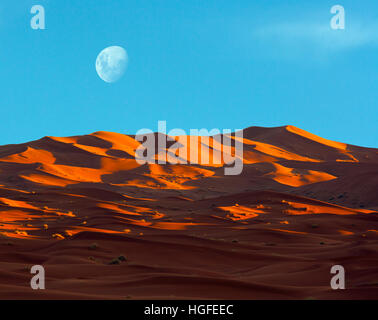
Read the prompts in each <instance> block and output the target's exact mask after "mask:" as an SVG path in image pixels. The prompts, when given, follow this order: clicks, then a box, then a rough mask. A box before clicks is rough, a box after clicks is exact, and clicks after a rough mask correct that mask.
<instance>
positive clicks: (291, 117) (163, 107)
mask: <svg viewBox="0 0 378 320" xmlns="http://www.w3.org/2000/svg"><path fill="white" fill-rule="evenodd" d="M310 3H311V4H310ZM36 4H40V5H43V6H44V8H45V10H46V12H45V14H46V30H33V29H32V28H31V27H30V20H31V18H32V16H33V15H32V14H31V13H30V9H31V7H32V6H33V5H36ZM335 4H341V5H343V6H344V8H345V19H346V21H345V30H332V29H331V27H330V20H331V18H332V14H331V13H330V9H331V7H332V6H333V5H335ZM0 43H1V48H0V88H1V89H0V90H1V91H0V94H1V95H0V107H1V119H2V122H1V127H0V133H1V134H0V144H11V143H21V142H26V141H30V140H34V139H38V138H41V137H43V136H46V135H49V136H69V135H79V134H87V133H91V132H94V131H102V130H105V131H115V132H120V133H128V134H135V132H136V131H137V130H139V129H141V128H150V129H151V130H154V131H156V130H157V121H158V120H166V121H167V125H168V129H173V128H182V129H184V130H187V132H189V129H190V128H199V129H200V128H208V129H209V130H210V129H212V128H219V129H223V128H229V129H241V128H245V127H249V126H267V127H271V126H281V125H286V124H291V125H295V126H297V127H300V128H302V129H304V130H307V131H310V132H312V133H314V134H317V135H320V136H322V137H324V138H328V139H332V140H337V141H341V142H346V143H351V144H357V145H362V146H370V147H378V129H377V123H378V111H377V110H378V109H377V107H378V2H377V1H376V0H364V1H355V0H352V1H350V0H343V1H341V2H339V1H322V0H316V1H311V2H310V1H289V0H269V1H266V0H258V1H257V0H256V1H255V0H232V1H231V0H95V1H94V0H80V1H79V0H33V1H31V0H17V1H15V0H1V2H0ZM113 45H116V46H122V47H123V48H125V49H126V50H127V53H128V56H129V64H128V68H127V71H126V73H125V75H124V76H123V78H121V79H120V80H119V81H118V82H116V83H112V84H109V83H106V82H104V81H102V80H101V79H100V78H99V77H98V75H97V73H96V69H95V61H96V57H97V55H98V54H99V52H100V51H101V50H102V49H104V48H106V47H108V46H113Z"/></svg>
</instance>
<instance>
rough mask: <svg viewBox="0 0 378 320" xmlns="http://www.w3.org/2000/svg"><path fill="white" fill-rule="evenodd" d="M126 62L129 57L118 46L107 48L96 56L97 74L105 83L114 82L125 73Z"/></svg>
mask: <svg viewBox="0 0 378 320" xmlns="http://www.w3.org/2000/svg"><path fill="white" fill-rule="evenodd" d="M128 61H129V57H128V55H127V52H126V50H125V49H124V48H122V47H119V46H111V47H107V48H105V49H104V50H102V51H101V52H100V53H99V55H98V56H97V59H96V71H97V74H98V76H99V77H100V78H101V79H102V80H104V81H105V82H108V83H113V82H116V81H118V80H119V79H120V78H121V77H122V76H123V74H124V73H125V71H126V68H127V65H128Z"/></svg>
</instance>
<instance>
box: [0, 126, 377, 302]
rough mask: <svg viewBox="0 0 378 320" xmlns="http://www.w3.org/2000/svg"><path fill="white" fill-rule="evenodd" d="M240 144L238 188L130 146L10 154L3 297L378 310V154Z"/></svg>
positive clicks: (79, 139)
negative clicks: (341, 276) (138, 156)
mask: <svg viewBox="0 0 378 320" xmlns="http://www.w3.org/2000/svg"><path fill="white" fill-rule="evenodd" d="M188 141H189V139H188ZM242 142H243V145H244V156H243V163H244V170H243V172H242V174H241V175H237V176H225V175H224V170H223V165H216V164H214V165H212V164H211V163H210V164H207V165H202V164H201V162H200V161H199V162H198V163H192V164H187V165H184V164H178V165H170V164H166V165H161V164H148V165H143V166H140V165H139V164H138V163H137V162H136V161H135V150H136V148H137V147H138V146H139V142H138V141H136V140H135V139H134V137H133V136H132V135H123V134H119V133H110V132H95V133H93V134H90V135H84V136H74V137H66V138H58V137H44V138H42V139H40V140H37V141H32V142H28V143H24V144H19V145H6V146H1V147H0V298H1V299H378V197H377V194H378V149H373V148H364V147H358V146H353V145H348V144H345V143H340V142H334V141H330V140H327V139H323V138H321V137H318V136H315V135H313V134H311V133H309V132H306V131H304V130H301V129H299V128H296V127H293V126H285V127H275V128H263V127H250V128H247V129H245V130H244V138H243V141H242ZM188 148H190V145H189V144H188ZM161 151H162V150H156V157H159V154H160V152H161ZM336 264H340V265H342V266H344V268H345V270H346V287H347V288H346V289H345V290H332V289H331V287H330V279H331V277H332V275H331V274H330V269H331V267H332V266H333V265H336ZM33 265H43V266H44V267H45V270H46V290H32V289H31V288H30V279H31V277H32V275H31V274H30V268H31V267H32V266H33Z"/></svg>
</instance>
